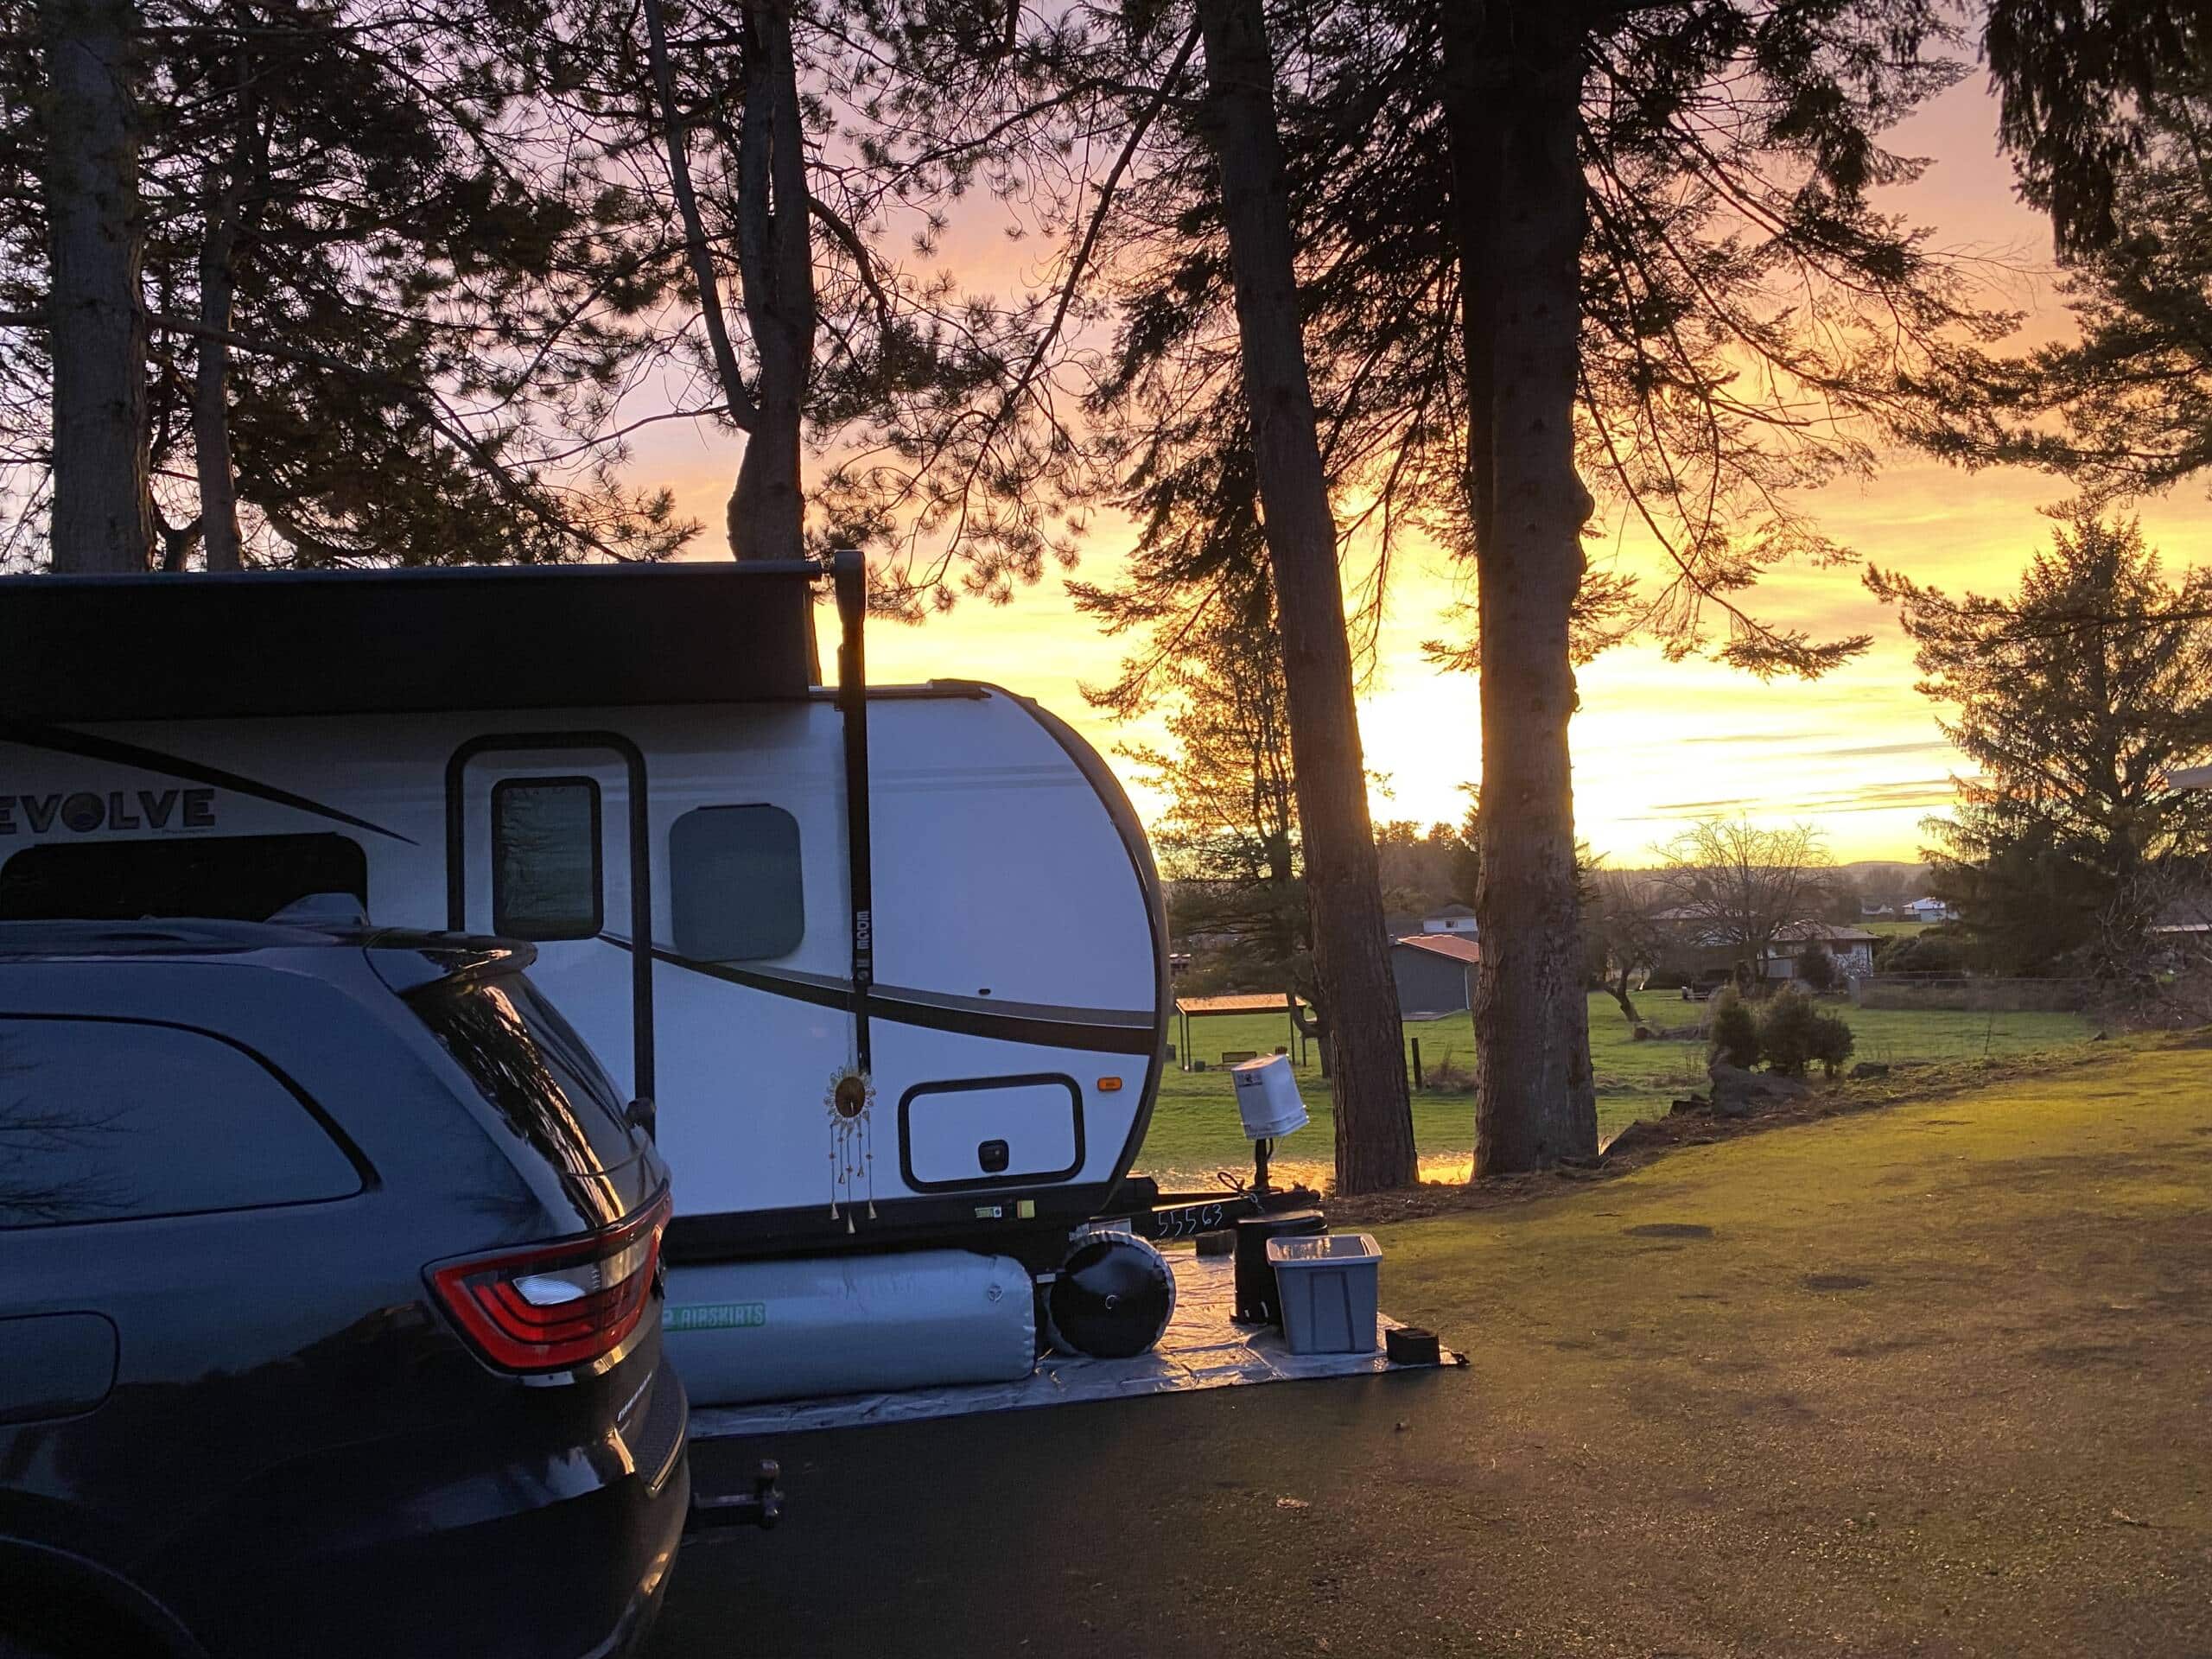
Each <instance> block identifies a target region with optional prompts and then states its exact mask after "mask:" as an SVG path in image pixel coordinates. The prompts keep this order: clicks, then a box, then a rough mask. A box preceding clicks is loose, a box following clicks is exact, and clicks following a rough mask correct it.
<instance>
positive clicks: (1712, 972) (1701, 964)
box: [1662, 912, 1875, 987]
mask: <svg viewBox="0 0 2212 1659" xmlns="http://www.w3.org/2000/svg"><path fill="white" fill-rule="evenodd" d="M1662 919H1663V920H1668V921H1671V922H1673V923H1674V924H1675V926H1676V927H1677V928H1678V929H1680V930H1681V931H1680V933H1679V934H1678V938H1680V940H1681V943H1680V944H1679V945H1678V946H1677V947H1676V950H1675V955H1674V957H1672V959H1671V966H1672V969H1673V971H1675V972H1679V973H1680V974H1681V976H1682V978H1683V980H1684V981H1685V982H1687V983H1688V984H1691V985H1700V986H1707V987H1710V986H1713V985H1718V984H1720V983H1723V982H1726V981H1727V980H1728V979H1730V978H1732V977H1733V976H1734V975H1735V971H1736V963H1737V959H1738V957H1739V956H1740V955H1741V954H1742V951H1741V950H1739V948H1738V946H1737V945H1736V944H1733V943H1732V942H1730V941H1729V940H1727V939H1726V938H1719V937H1718V936H1717V934H1716V933H1715V932H1714V931H1709V930H1710V924H1709V923H1708V922H1707V919H1706V918H1701V917H1698V916H1694V915H1693V914H1692V913H1690V912H1669V913H1667V914H1665V915H1664V916H1663V917H1662ZM1815 944H1824V945H1826V946H1827V951H1828V955H1830V956H1831V957H1834V958H1835V967H1836V972H1837V974H1838V975H1839V976H1841V977H1843V978H1845V979H1856V978H1858V977H1859V976H1861V975H1864V974H1871V973H1872V972H1873V971H1874V944H1875V940H1874V936H1873V935H1872V933H1869V932H1868V931H1866V929H1865V928H1863V927H1852V926H1850V925H1847V924H1843V923H1837V922H1809V921H1808V922H1792V923H1790V924H1789V925H1788V926H1786V927H1784V928H1783V929H1782V930H1781V931H1779V932H1777V934H1776V935H1775V938H1774V943H1773V944H1770V945H1768V946H1767V947H1766V949H1765V950H1764V952H1763V953H1762V957H1761V960H1760V963H1759V972H1760V975H1761V976H1762V977H1763V978H1764V979H1766V980H1768V981H1770V982H1774V983H1780V982H1783V981H1784V980H1791V979H1795V978H1796V977H1797V959H1798V958H1799V957H1802V956H1803V955H1804V954H1805V952H1806V951H1807V950H1808V949H1809V948H1811V947H1812V946H1813V945H1815Z"/></svg>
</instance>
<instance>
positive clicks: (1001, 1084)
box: [899, 1071, 1088, 1192]
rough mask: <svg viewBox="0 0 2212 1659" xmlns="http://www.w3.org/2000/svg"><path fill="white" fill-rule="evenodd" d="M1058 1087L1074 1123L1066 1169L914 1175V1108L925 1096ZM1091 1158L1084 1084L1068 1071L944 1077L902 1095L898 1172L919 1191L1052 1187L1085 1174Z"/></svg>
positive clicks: (973, 1190)
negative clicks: (936, 1177)
mask: <svg viewBox="0 0 2212 1659" xmlns="http://www.w3.org/2000/svg"><path fill="white" fill-rule="evenodd" d="M1054 1083H1056V1084H1059V1085H1060V1087H1061V1088H1063V1089H1065V1090H1067V1091H1068V1107H1069V1116H1071V1119H1072V1120H1073V1122H1074V1124H1075V1160H1074V1161H1073V1162H1072V1163H1071V1164H1069V1165H1068V1166H1067V1167H1066V1168H1065V1169H1046V1170H1025V1171H1023V1172H1022V1173H1020V1174H1019V1175H982V1174H978V1175H976V1177H974V1178H973V1179H969V1178H968V1177H966V1176H963V1177H961V1178H959V1179H957V1180H949V1181H925V1180H924V1179H922V1178H921V1177H920V1176H918V1175H917V1174H915V1173H914V1140H913V1109H914V1102H915V1101H916V1099H918V1097H920V1096H924V1095H972V1094H981V1093H982V1092H983V1091H984V1090H990V1089H1023V1088H1028V1087H1032V1086H1033V1085H1036V1084H1054ZM1087 1155H1088V1153H1087V1151H1086V1143H1085V1141H1084V1130H1083V1085H1082V1084H1078V1083H1077V1081H1076V1080H1075V1079H1074V1078H1073V1077H1070V1076H1068V1074H1067V1073H1066V1072H1065V1071H1032V1072H1028V1073H1027V1074H1025V1075H1023V1076H1021V1077H945V1078H941V1079H939V1080H938V1081H937V1082H934V1083H918V1084H915V1085H914V1086H913V1087H912V1088H911V1089H909V1090H907V1091H906V1093H905V1094H903V1095H901V1096H899V1174H900V1175H901V1176H903V1177H904V1178H905V1179H906V1185H908V1186H910V1187H912V1188H913V1190H914V1191H915V1192H986V1191H991V1190H995V1189H997V1188H1000V1187H1008V1186H1051V1185H1055V1184H1056V1183H1058V1182H1061V1181H1067V1180H1072V1179H1075V1177H1077V1175H1080V1174H1082V1173H1083V1160H1084V1158H1085V1157H1086V1156H1087Z"/></svg>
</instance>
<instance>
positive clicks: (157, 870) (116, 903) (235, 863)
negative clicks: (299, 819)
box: [0, 836, 369, 922]
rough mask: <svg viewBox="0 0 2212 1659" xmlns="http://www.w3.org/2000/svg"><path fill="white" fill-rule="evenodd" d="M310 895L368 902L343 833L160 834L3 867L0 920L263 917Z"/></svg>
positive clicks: (357, 851) (35, 853) (53, 845)
mask: <svg viewBox="0 0 2212 1659" xmlns="http://www.w3.org/2000/svg"><path fill="white" fill-rule="evenodd" d="M309 893H351V894H353V897H354V898H356V899H359V900H360V901H361V907H362V908H363V909H364V910H366V909H367V908H368V902H369V861H368V856H367V855H366V854H365V853H363V852H362V850H361V847H360V843H359V842H356V841H353V840H350V839H348V838H347V837H346V836H162V837H160V838H158V839H151V840H141V841H72V842H48V843H47V844H46V845H45V846H42V847H26V848H25V849H23V850H22V852H20V853H17V854H16V855H15V856H14V857H13V858H10V860H9V861H7V863H6V864H4V865H0V919H4V920H8V921H35V922H48V921H60V920H65V919H77V920H83V921H93V922H135V921H137V920H138V919H139V918H141V917H143V916H207V917H213V918H218V919H220V920H224V921H232V922H259V921H265V920H267V919H268V918H270V917H271V916H273V915H275V914H276V913H277V912H278V911H280V910H282V909H283V908H284V906H287V905H289V904H292V903H294V902H296V900H298V899H304V898H306V897H307V896H308V894H309Z"/></svg>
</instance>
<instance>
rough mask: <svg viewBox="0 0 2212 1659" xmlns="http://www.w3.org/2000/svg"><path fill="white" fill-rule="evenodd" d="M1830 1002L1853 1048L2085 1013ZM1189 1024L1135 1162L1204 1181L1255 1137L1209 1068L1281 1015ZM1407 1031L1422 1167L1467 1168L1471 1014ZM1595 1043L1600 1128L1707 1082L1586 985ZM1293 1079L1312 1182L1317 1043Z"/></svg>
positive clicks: (1949, 1041)
mask: <svg viewBox="0 0 2212 1659" xmlns="http://www.w3.org/2000/svg"><path fill="white" fill-rule="evenodd" d="M1837 1009H1838V1012H1840V1013H1841V1014H1843V1016H1844V1018H1845V1019H1847V1020H1849V1021H1850V1023H1851V1028H1852V1032H1853V1034H1854V1035H1855V1036H1856V1037H1857V1039H1858V1048H1857V1050H1856V1052H1855V1053H1854V1056H1853V1058H1856V1059H1861V1060H1879V1061H1885V1062H1891V1063H1894V1062H1897V1061H1899V1060H1959V1059H1977V1058H1981V1057H1982V1056H1984V1055H1988V1056H1991V1057H1993V1058H2005V1057H2008V1056H2012V1055H2018V1054H2027V1053H2034V1052H2042V1051H2044V1050H2050V1049H2062V1048H2065V1047H2068V1046H2071V1045H2074V1044H2076V1043H2079V1042H2082V1041H2083V1040H2084V1039H2087V1038H2088V1034H2089V1027H2088V1023H2087V1022H2086V1021H2085V1020H2083V1019H2082V1016H2081V1015H2079V1014H1994V1015H1993V1014H1954V1013H1942V1012H1936V1013H1922V1012H1918V1011H1899V1010H1893V1009H1877V1008H1865V1009H1862V1008H1853V1007H1849V1006H1848V1005H1846V1004H1838V1005H1837ZM1637 1010H1638V1012H1640V1013H1641V1014H1643V1016H1644V1019H1645V1020H1647V1021H1648V1022H1649V1023H1650V1024H1652V1025H1654V1026H1661V1027H1664V1026H1670V1025H1682V1026H1687V1025H1690V1024H1693V1023H1694V1022H1695V1021H1696V1020H1698V1018H1699V1016H1700V1014H1701V1013H1702V1012H1703V1007H1702V1005H1700V1004H1697V1003H1689V1002H1684V1001H1681V1000H1680V998H1679V997H1678V996H1677V995H1675V993H1673V992H1660V991H1653V992H1649V993H1646V994H1645V995H1643V996H1641V997H1639V998H1637ZM1191 1036H1192V1053H1193V1054H1194V1055H1195V1056H1196V1057H1197V1058H1199V1059H1202V1060H1205V1061H1206V1062H1207V1063H1208V1065H1209V1068H1210V1069H1209V1070H1207V1071H1183V1070H1181V1069H1180V1067H1179V1065H1175V1066H1170V1067H1169V1068H1168V1071H1167V1075H1166V1079H1165V1080H1164V1081H1163V1083H1162V1084H1161V1085H1160V1098H1159V1102H1158V1103H1157V1104H1156V1105H1155V1106H1154V1109H1153V1115H1152V1130H1151V1133H1150V1134H1149V1135H1147V1136H1146V1137H1145V1143H1144V1147H1143V1150H1142V1151H1141V1153H1139V1154H1138V1156H1137V1161H1136V1167H1137V1169H1138V1171H1139V1172H1140V1173H1144V1174H1148V1175H1154V1176H1156V1177H1158V1178H1160V1179H1161V1181H1162V1182H1163V1183H1166V1184H1168V1185H1173V1186H1178V1187H1180V1186H1186V1185H1191V1184H1192V1183H1193V1182H1205V1181H1207V1180H1209V1179H1211V1175H1212V1173H1213V1172H1214V1171H1215V1170H1217V1169H1230V1170H1249V1168H1250V1167H1251V1163H1252V1154H1251V1147H1250V1146H1249V1143H1248V1142H1247V1141H1245V1139H1244V1136H1243V1131H1242V1129H1241V1128H1239V1127H1238V1123H1237V1118H1236V1099H1235V1096H1234V1093H1233V1090H1232V1085H1231V1084H1230V1080H1229V1077H1228V1075H1227V1073H1226V1072H1224V1071H1220V1070H1217V1069H1211V1068H1216V1067H1217V1066H1218V1065H1219V1063H1220V1059H1221V1056H1222V1055H1223V1053H1224V1052H1234V1051H1236V1050H1240V1049H1249V1050H1252V1051H1254V1052H1257V1053H1262V1054H1265V1053H1268V1052H1272V1051H1273V1050H1274V1048H1275V1047H1276V1046H1277V1045H1279V1044H1281V1043H1284V1042H1285V1041H1286V1033H1285V1021H1284V1020H1283V1018H1282V1016H1281V1015H1279V1014H1255V1015H1249V1016H1237V1017H1235V1018H1225V1019H1217V1020H1192V1022H1191ZM1406 1036H1407V1039H1408V1043H1409V1044H1410V1043H1412V1042H1414V1041H1418V1042H1419V1043H1420V1044H1421V1065H1422V1070H1423V1071H1424V1072H1425V1073H1426V1074H1427V1077H1428V1081H1429V1084H1430V1086H1429V1087H1428V1088H1427V1089H1423V1090H1417V1091H1416V1092H1415V1094H1414V1142H1415V1144H1416V1145H1417V1146H1418V1147H1420V1149H1421V1168H1422V1173H1423V1174H1424V1175H1425V1176H1427V1178H1428V1179H1432V1180H1446V1179H1464V1177H1465V1174H1466V1173H1467V1166H1468V1161H1469V1157H1470V1154H1471V1148H1472V1147H1473V1143H1474V1132H1475V1131H1474V1100H1473V1096H1471V1093H1470V1092H1469V1091H1468V1086H1467V1084H1465V1083H1464V1082H1462V1083H1460V1084H1458V1086H1456V1087H1439V1086H1437V1085H1438V1081H1439V1079H1438V1073H1439V1071H1440V1070H1442V1071H1458V1072H1462V1073H1471V1071H1472V1070H1473V1066H1474V1059H1475V1037H1474V1027H1473V1024H1472V1021H1471V1019H1470V1017H1469V1016H1468V1015H1466V1014H1453V1015H1452V1016H1451V1017H1450V1018H1449V1019H1445V1020H1420V1021H1416V1022H1413V1023H1410V1024H1408V1026H1407V1027H1406ZM1590 1051H1591V1058H1592V1062H1593V1063H1594V1065H1595V1066H1596V1068H1597V1073H1598V1133H1599V1137H1600V1139H1603V1138H1604V1137H1605V1136H1608V1135H1612V1134H1613V1133H1614V1132H1615V1131H1617V1130H1618V1129H1619V1128H1621V1127H1622V1126H1623V1125H1624V1124H1626V1123H1630V1122H1634V1121H1635V1120H1636V1119H1637V1118H1639V1117H1649V1116H1659V1115H1662V1114H1664V1113H1665V1111H1666V1110H1667V1107H1668V1103H1669V1102H1670V1101H1671V1100H1673V1099H1674V1098H1675V1096H1679V1095H1683V1094H1687V1093H1688V1092H1689V1091H1690V1090H1693V1089H1696V1088H1701V1087H1702V1086H1703V1085H1704V1083H1705V1046H1704V1045H1703V1044H1702V1043H1701V1042H1674V1041H1657V1042H1644V1043H1639V1042H1636V1041H1634V1040H1633V1039H1631V1038H1630V1034H1629V1027H1628V1022H1627V1021H1626V1020H1624V1019H1623V1018H1622V1017H1621V1011H1620V1008H1619V1007H1618V1005H1617V1004H1616V1003H1615V1002H1614V1001H1613V1000H1612V999H1611V997H1609V996H1606V995H1604V994H1603V993H1601V992H1593V993H1592V995H1591V997H1590ZM1299 1087H1300V1091H1301V1092H1302V1093H1303V1094H1304V1095H1305V1096H1306V1108H1307V1109H1308V1110H1309V1111H1310V1112H1311V1113H1312V1114H1313V1122H1312V1123H1311V1124H1310V1125H1308V1126H1307V1127H1306V1128H1303V1129H1300V1130H1299V1131H1298V1132H1297V1133H1296V1134H1295V1135H1290V1136H1288V1137H1287V1138H1286V1139H1285V1140H1284V1141H1283V1142H1282V1147H1281V1154H1280V1155H1279V1157H1278V1160H1277V1167H1278V1169H1279V1170H1280V1171H1281V1173H1283V1174H1284V1175H1285V1176H1286V1177H1292V1178H1295V1179H1302V1180H1305V1181H1307V1182H1308V1183H1312V1184H1316V1185H1318V1184H1319V1181H1320V1180H1321V1179H1323V1178H1325V1175H1326V1173H1327V1170H1328V1166H1329V1164H1330V1162H1331V1160H1332V1157H1333V1148H1334V1146H1335V1136H1336V1124H1335V1120H1334V1118H1333V1117H1332V1115H1331V1109H1330V1094H1329V1084H1328V1083H1327V1082H1326V1080H1325V1079H1324V1078H1323V1077H1322V1076H1321V1072H1320V1065H1319V1051H1318V1050H1313V1051H1312V1052H1311V1054H1310V1056H1309V1064H1308V1065H1306V1066H1304V1067H1302V1068H1301V1069H1300V1071H1299Z"/></svg>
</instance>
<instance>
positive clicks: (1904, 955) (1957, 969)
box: [1874, 932, 1967, 978]
mask: <svg viewBox="0 0 2212 1659" xmlns="http://www.w3.org/2000/svg"><path fill="white" fill-rule="evenodd" d="M1966 970H1967V942H1966V941H1965V940H1964V939H1962V938H1959V937H1958V936H1957V935H1956V934H1955V933H1933V932H1931V933H1919V934H1909V935H1906V936H1904V937H1903V938H1888V939H1884V940H1882V941H1881V942H1880V943H1878V944H1876V945H1875V947H1874V971H1875V972H1876V973H1878V974H1927V975H1930V976H1935V977H1938V978H1950V977H1954V976H1957V975H1960V974H1962V973H1964V972H1966Z"/></svg>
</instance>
